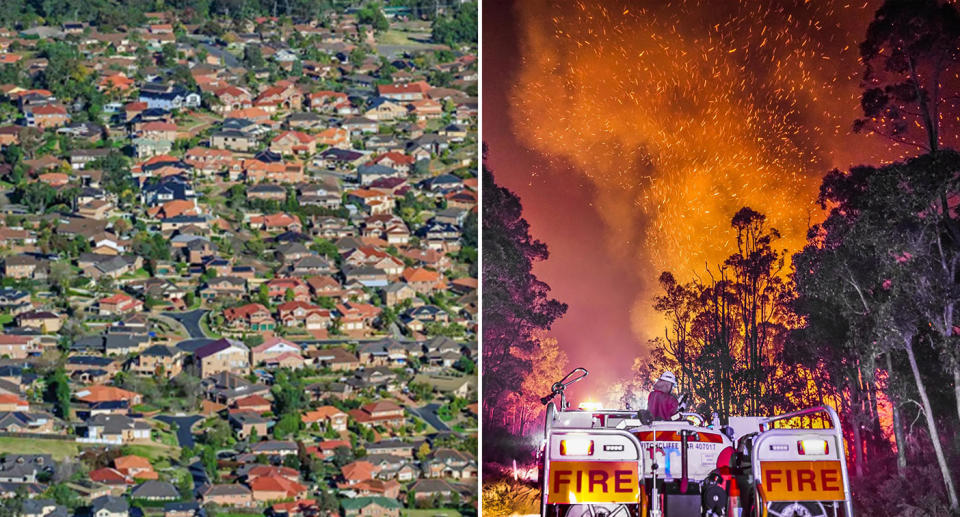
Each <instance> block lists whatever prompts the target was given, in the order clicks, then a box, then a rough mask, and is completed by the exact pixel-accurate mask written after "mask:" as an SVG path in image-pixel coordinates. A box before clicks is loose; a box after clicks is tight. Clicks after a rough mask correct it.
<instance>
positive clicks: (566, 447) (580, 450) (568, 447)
mask: <svg viewBox="0 0 960 517" xmlns="http://www.w3.org/2000/svg"><path fill="white" fill-rule="evenodd" d="M560 455H562V456H592V455H593V440H591V439H589V438H567V439H566V440H560Z"/></svg>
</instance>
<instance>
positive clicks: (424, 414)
mask: <svg viewBox="0 0 960 517" xmlns="http://www.w3.org/2000/svg"><path fill="white" fill-rule="evenodd" d="M409 409H410V412H411V413H413V414H415V415H417V416H418V417H420V418H422V419H424V420H425V421H426V422H427V423H428V424H430V425H432V426H433V427H434V428H435V429H436V430H437V431H449V430H450V426H448V425H447V424H446V423H444V421H443V420H440V417H439V416H437V410H438V409H440V404H436V403H434V404H427V405H426V406H423V407H421V408H414V407H411V408H409Z"/></svg>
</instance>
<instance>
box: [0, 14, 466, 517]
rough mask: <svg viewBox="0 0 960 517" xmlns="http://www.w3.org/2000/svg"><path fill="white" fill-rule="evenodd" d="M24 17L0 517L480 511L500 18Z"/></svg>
mask: <svg viewBox="0 0 960 517" xmlns="http://www.w3.org/2000/svg"><path fill="white" fill-rule="evenodd" d="M2 3H3V4H4V6H3V7H2V8H0V24H2V25H3V27H0V149H2V152H0V263H2V270H0V282H2V285H0V324H2V329H0V516H7V515H9V516H11V517H12V516H17V517H61V516H64V517H65V516H70V515H81V516H88V515H89V516H92V517H128V516H130V517H133V516H164V517H193V516H197V517H218V516H220V517H239V516H249V517H253V516H257V515H266V516H282V517H287V516H289V517H296V516H305V517H312V516H339V515H342V516H347V517H352V516H371V517H399V516H401V515H410V516H416V517H427V516H441V515H442V516H446V517H459V516H460V515H475V514H476V511H477V510H476V501H477V485H478V472H477V459H476V455H477V412H478V406H477V372H476V363H475V361H476V360H477V355H478V350H477V310H478V294H477V287H478V286H477V276H478V273H477V269H478V264H477V246H478V244H477V242H478V237H479V236H478V226H477V201H478V183H477V167H478V155H479V145H478V137H477V120H478V101H477V84H478V63H477V35H476V30H477V29H476V23H477V22H476V20H477V4H476V2H460V1H456V0H454V1H445V2H434V1H430V2H426V1H400V2H393V3H388V4H387V5H380V4H377V3H372V2H361V1H359V0H358V1H356V2H342V1H338V2H331V1H328V2H323V1H309V0H294V1H287V2H278V1H265V0H264V1H262V2H256V1H254V0H249V1H242V0H236V1H221V0H213V1H179V2H164V1H156V2H129V3H127V2H114V1H112V0H103V1H98V2H86V3H85V2H76V1H73V0H65V1H64V2H61V3H56V5H53V4H54V3H52V2H33V1H25V0H24V1H21V0H17V1H11V2H10V3H8V2H6V0H4V2H2ZM61 4H62V5H61ZM140 4H142V5H145V6H149V7H144V8H142V9H141V8H140V7H139V5H140Z"/></svg>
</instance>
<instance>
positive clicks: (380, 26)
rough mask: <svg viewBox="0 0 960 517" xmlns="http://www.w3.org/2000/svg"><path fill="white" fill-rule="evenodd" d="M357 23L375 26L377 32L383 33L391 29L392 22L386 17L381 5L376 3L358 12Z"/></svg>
mask: <svg viewBox="0 0 960 517" xmlns="http://www.w3.org/2000/svg"><path fill="white" fill-rule="evenodd" d="M357 21H358V22H360V23H361V24H364V25H371V26H373V28H374V30H375V31H377V32H383V31H385V30H387V29H389V28H390V22H388V21H387V17H386V16H384V14H383V9H382V8H381V7H380V4H378V3H376V2H373V3H369V4H367V5H366V7H364V8H363V9H360V10H359V11H357Z"/></svg>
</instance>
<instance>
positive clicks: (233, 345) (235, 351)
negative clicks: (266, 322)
mask: <svg viewBox="0 0 960 517" xmlns="http://www.w3.org/2000/svg"><path fill="white" fill-rule="evenodd" d="M249 357H250V350H249V349H248V348H247V346H246V345H244V344H243V343H242V342H240V341H236V340H233V339H227V338H221V339H218V340H216V341H213V342H211V343H208V344H206V345H203V346H201V347H200V348H198V349H197V350H196V351H195V352H194V353H193V360H194V364H195V365H196V366H197V367H198V369H199V374H200V377H210V376H211V375H215V374H217V373H220V372H236V373H243V374H245V373H247V371H248V370H249V368H250V362H249Z"/></svg>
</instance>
